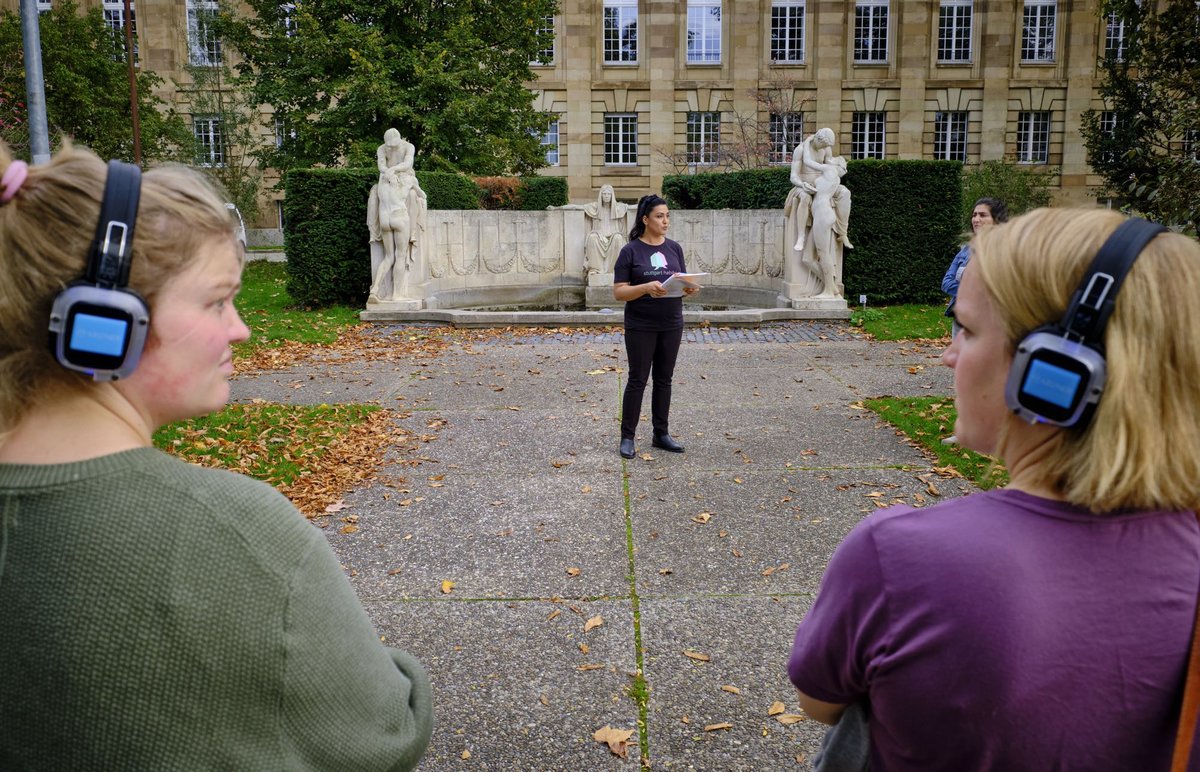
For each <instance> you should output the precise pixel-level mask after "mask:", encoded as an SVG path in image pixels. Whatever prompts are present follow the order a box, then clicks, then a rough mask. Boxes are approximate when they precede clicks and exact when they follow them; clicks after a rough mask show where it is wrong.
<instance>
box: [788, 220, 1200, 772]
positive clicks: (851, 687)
mask: <svg viewBox="0 0 1200 772" xmlns="http://www.w3.org/2000/svg"><path fill="white" fill-rule="evenodd" d="M972 252H973V257H972V259H971V262H970V263H969V264H968V266H967V268H966V270H965V272H964V273H963V277H962V284H961V287H960V289H959V293H958V299H957V303H956V304H955V315H956V317H957V319H958V322H959V323H960V324H961V326H962V330H961V332H960V333H959V334H958V335H957V336H955V337H954V338H953V339H952V341H951V343H950V346H949V348H947V350H946V352H945V353H944V354H943V357H944V360H945V362H946V364H947V365H949V366H950V367H951V368H952V369H953V370H954V381H955V393H956V395H957V396H956V398H955V404H956V407H957V409H958V418H957V421H956V423H955V434H957V436H958V438H959V441H960V442H961V443H962V444H963V445H964V446H965V447H968V448H971V449H973V450H976V451H979V452H981V453H988V454H995V455H997V456H998V457H999V458H1001V459H1002V460H1003V462H1004V464H1005V465H1006V467H1007V469H1008V473H1009V479H1010V482H1009V483H1008V485H1007V486H1005V487H1004V488H1002V489H997V490H992V491H987V492H984V493H977V494H974V495H971V496H967V497H964V498H959V499H955V500H952V501H946V502H943V503H940V504H938V505H936V506H931V507H927V508H924V509H912V508H909V507H903V506H900V507H890V508H888V509H886V510H883V511H880V512H877V513H875V514H874V515H873V516H871V517H870V518H868V519H867V520H865V521H864V522H862V523H861V524H859V526H858V527H857V528H855V530H854V531H853V532H852V533H851V534H850V535H849V536H848V537H847V538H846V540H845V541H844V542H843V544H842V545H841V546H840V547H839V548H838V550H837V551H836V552H835V554H834V556H833V558H832V559H831V560H830V563H829V566H828V569H827V571H826V574H825V577H824V579H823V580H822V586H821V590H820V593H819V594H818V596H817V599H816V602H815V603H814V604H813V607H812V609H811V610H810V611H809V613H808V615H807V617H806V618H805V619H804V621H803V622H802V623H801V624H800V626H799V629H798V630H797V633H796V638H795V643H794V646H793V649H792V655H791V660H790V662H789V675H790V677H791V680H792V682H793V683H794V684H795V686H796V687H797V688H798V689H799V691H800V700H801V705H802V706H803V707H804V709H805V710H806V711H807V712H808V713H809V714H810V715H812V716H813V717H814V718H817V719H818V720H820V721H824V722H825V723H829V724H837V723H838V722H839V719H841V718H842V716H843V713H844V712H845V711H846V708H847V706H849V705H853V706H854V711H853V712H851V713H850V714H848V715H851V716H853V715H858V714H859V711H860V709H861V710H863V711H865V713H866V714H868V715H869V719H868V721H867V723H868V726H869V736H870V760H871V768H872V769H881V770H884V769H886V770H892V769H973V770H985V769H987V770H1009V769H1089V770H1099V769H1113V770H1117V769H1143V770H1154V769H1162V770H1165V769H1167V767H1168V764H1169V761H1170V759H1171V756H1172V746H1173V744H1174V743H1175V742H1176V733H1177V730H1180V729H1183V730H1194V729H1195V727H1194V726H1191V723H1192V722H1188V725H1186V726H1181V721H1180V705H1181V700H1182V694H1183V688H1184V675H1185V672H1186V670H1187V661H1188V656H1189V643H1190V641H1191V638H1192V632H1193V627H1194V623H1195V620H1196V610H1197V609H1196V607H1197V594H1198V590H1200V524H1198V523H1197V519H1196V509H1197V507H1198V506H1200V486H1197V483H1196V481H1197V479H1200V432H1197V431H1195V430H1194V427H1197V426H1200V396H1198V392H1197V384H1200V338H1198V337H1197V336H1196V335H1194V334H1192V331H1194V330H1197V329H1200V306H1198V304H1197V303H1196V298H1197V297H1200V245H1197V243H1196V242H1195V241H1194V240H1192V239H1190V238H1188V237H1186V236H1183V235H1180V234H1176V233H1171V232H1169V231H1166V230H1165V229H1163V228H1161V227H1159V226H1154V225H1151V224H1149V223H1146V222H1145V221H1142V220H1126V218H1125V217H1123V216H1121V215H1119V214H1117V213H1114V212H1109V211H1105V210H1089V211H1083V210H1048V209H1042V210H1037V211H1035V212H1033V213H1030V214H1027V215H1024V216H1022V217H1019V218H1016V219H1014V220H1013V221H1011V222H1010V223H1007V224H1005V225H997V226H995V227H993V228H990V229H984V230H983V231H981V232H980V233H979V234H978V235H977V236H976V237H975V239H974V240H973V242H972ZM1110 314H1111V315H1110ZM1187 427H1192V429H1191V430H1189V429H1188V428H1187ZM848 720H849V719H848ZM1184 744H1185V745H1186V746H1187V747H1190V743H1187V741H1186V740H1185V741H1184ZM1192 757H1193V758H1192V765H1191V767H1189V768H1190V769H1193V770H1195V769H1198V768H1200V757H1198V754H1197V753H1193V754H1192Z"/></svg>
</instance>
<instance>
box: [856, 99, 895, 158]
mask: <svg viewBox="0 0 1200 772" xmlns="http://www.w3.org/2000/svg"><path fill="white" fill-rule="evenodd" d="M876 123H877V125H876ZM876 133H877V134H878V137H876V136H874V135H875V134H876ZM876 148H877V150H876ZM886 157H887V113H886V112H885V111H883V110H855V111H854V115H853V116H852V118H851V121H850V158H851V159H852V160H860V159H864V158H878V159H883V158H886Z"/></svg>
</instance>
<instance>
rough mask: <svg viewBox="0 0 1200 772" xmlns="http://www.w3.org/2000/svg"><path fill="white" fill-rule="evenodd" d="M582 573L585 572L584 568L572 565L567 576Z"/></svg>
mask: <svg viewBox="0 0 1200 772" xmlns="http://www.w3.org/2000/svg"><path fill="white" fill-rule="evenodd" d="M582 573H583V569H580V568H577V567H575V566H571V567H570V568H568V569H567V576H579V575H580V574H582Z"/></svg>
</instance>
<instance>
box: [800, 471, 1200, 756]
mask: <svg viewBox="0 0 1200 772" xmlns="http://www.w3.org/2000/svg"><path fill="white" fill-rule="evenodd" d="M1198 591H1200V525H1198V524H1197V521H1196V517H1195V515H1194V514H1193V513H1191V512H1182V513H1162V512H1140V513H1133V514H1126V515H1116V516H1104V517H1098V516H1095V515H1091V514H1088V513H1087V512H1086V511H1084V510H1081V509H1078V508H1076V507H1073V506H1070V505H1067V504H1063V503H1060V502H1054V501H1049V500H1046V499H1042V498H1038V497H1036V496H1031V495H1028V494H1025V493H1022V492H1020V491H1015V490H999V491H989V492H987V493H980V494H976V495H973V496H968V497H965V498H961V499H956V500H953V501H947V502H944V503H942V504H939V505H937V506H933V507H928V508H925V509H912V508H909V507H903V506H898V507H891V508H889V509H887V510H883V511H880V512H876V513H875V514H874V515H873V516H871V517H870V518H868V519H867V520H865V521H864V522H862V523H861V524H859V525H858V526H857V527H856V528H855V529H854V531H853V532H851V534H850V535H849V536H848V537H846V540H845V541H844V542H843V543H842V544H841V546H839V547H838V549H837V551H836V552H835V553H834V555H833V557H832V559H831V560H830V561H829V567H828V569H827V570H826V572H825V577H824V579H822V582H821V590H820V593H819V594H818V596H817V600H816V602H815V603H814V604H813V607H812V609H811V610H810V611H809V613H808V615H807V616H806V617H805V619H804V621H803V622H802V623H801V624H800V627H799V629H798V630H797V632H796V641H795V644H794V645H793V647H792V655H791V659H790V661H789V662H788V675H789V676H790V677H791V679H792V683H794V684H795V685H796V687H797V688H798V689H800V691H802V692H804V693H805V694H807V695H808V696H810V697H813V698H816V699H818V700H823V701H825V702H832V703H838V704H843V703H851V702H855V701H858V700H861V699H863V698H864V697H865V698H867V699H868V701H869V703H870V716H871V717H870V730H871V768H872V769H873V770H897V769H899V770H908V769H912V770H918V769H920V770H928V769H971V770H985V769H986V770H1014V769H1031V770H1032V769H1078V770H1110V769H1111V770H1131V769H1138V770H1143V769H1144V770H1152V769H1162V770H1165V769H1167V767H1168V766H1169V762H1170V758H1171V748H1172V745H1173V743H1174V740H1175V731H1176V729H1177V726H1178V720H1179V706H1180V702H1181V700H1182V694H1183V675H1184V673H1185V671H1186V668H1187V655H1188V647H1189V644H1190V642H1191V633H1192V624H1193V621H1194V619H1195V612H1196V600H1197V593H1198ZM1190 769H1192V770H1200V749H1197V751H1195V752H1193V753H1192V763H1191V766H1190Z"/></svg>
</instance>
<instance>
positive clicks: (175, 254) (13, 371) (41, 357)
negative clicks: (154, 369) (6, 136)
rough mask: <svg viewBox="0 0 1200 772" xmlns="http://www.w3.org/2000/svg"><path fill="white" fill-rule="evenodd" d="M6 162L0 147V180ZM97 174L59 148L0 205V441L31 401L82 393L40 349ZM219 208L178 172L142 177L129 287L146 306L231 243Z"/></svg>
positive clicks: (85, 234)
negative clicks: (216, 245) (207, 254)
mask: <svg viewBox="0 0 1200 772" xmlns="http://www.w3.org/2000/svg"><path fill="white" fill-rule="evenodd" d="M12 161H13V158H12V155H11V153H10V151H9V149H8V147H7V146H5V145H4V144H3V143H0V173H2V172H3V170H4V169H7V168H8V166H9V164H11V163H12ZM106 176H107V168H106V164H105V163H104V161H102V160H100V158H99V157H97V156H96V154H94V153H92V152H91V151H90V150H87V149H85V148H81V147H73V146H72V145H71V144H70V143H66V144H64V146H63V148H62V150H61V151H60V152H59V153H57V154H56V155H55V156H54V158H53V159H52V160H51V161H50V163H48V164H45V165H41V166H31V167H30V168H29V176H28V178H27V179H26V180H25V182H24V184H22V185H21V187H20V189H19V190H17V191H16V195H15V196H14V197H13V199H12V200H11V201H9V202H7V203H5V204H3V205H0V271H3V276H4V280H3V281H0V437H2V436H3V435H4V434H6V433H7V432H9V431H11V430H12V428H13V426H15V425H16V424H17V423H18V422H19V421H20V419H21V417H22V416H23V415H24V414H25V411H26V410H27V409H28V407H29V406H30V405H31V404H32V403H33V402H34V401H35V400H38V399H43V398H48V397H49V395H56V394H61V393H62V392H63V390H81V389H87V388H91V387H92V386H91V383H92V382H91V380H90V379H89V378H88V377H87V376H86V375H83V374H81V373H77V372H73V371H69V370H67V369H65V368H63V367H62V366H61V365H59V364H58V362H57V361H56V360H55V358H54V355H53V354H52V353H51V351H50V346H49V333H48V328H47V325H48V322H49V318H50V305H51V303H52V302H53V300H54V296H55V295H57V294H58V293H59V292H60V291H61V290H62V289H63V288H64V287H65V286H66V285H67V284H69V283H70V282H72V281H75V280H76V279H78V278H80V277H81V276H83V273H84V270H85V268H86V265H87V255H88V252H89V250H90V248H91V243H92V239H93V237H94V236H95V232H96V221H97V219H98V218H99V217H100V200H101V198H102V197H103V193H104V183H105V179H106ZM234 238H235V237H234V223H233V220H232V217H231V214H230V212H229V210H227V209H226V208H225V204H224V202H223V201H222V198H221V196H220V195H218V193H217V192H216V191H215V190H214V188H213V187H212V185H211V184H210V183H209V182H208V181H207V180H205V178H204V177H202V176H201V175H200V174H199V173H197V172H194V171H192V170H190V169H188V168H186V167H183V166H177V165H172V166H163V167H159V168H155V169H151V170H149V171H147V172H146V173H145V174H144V175H143V176H142V189H141V200H140V202H139V204H138V216H137V223H136V225H135V227H134V238H133V257H132V262H131V264H130V273H129V286H130V288H131V289H133V290H134V291H136V292H138V293H139V294H140V295H141V296H142V297H143V298H145V299H146V302H147V303H148V304H149V306H150V312H151V322H150V342H151V343H152V342H153V341H154V321H153V320H154V305H155V299H156V298H157V296H158V293H159V292H160V291H161V290H162V288H163V285H164V284H165V283H166V282H167V281H168V280H169V279H171V278H172V277H173V276H175V275H176V274H178V273H179V272H180V271H182V270H183V269H184V268H185V267H187V266H188V265H189V264H190V263H191V261H192V260H193V258H194V257H195V256H196V254H197V252H198V250H199V249H200V248H201V247H202V246H204V245H206V244H210V243H212V242H213V241H214V240H220V239H229V240H230V241H231V242H232V241H234Z"/></svg>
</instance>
